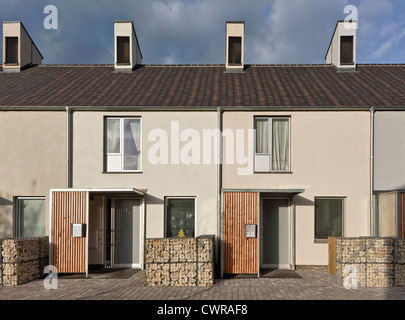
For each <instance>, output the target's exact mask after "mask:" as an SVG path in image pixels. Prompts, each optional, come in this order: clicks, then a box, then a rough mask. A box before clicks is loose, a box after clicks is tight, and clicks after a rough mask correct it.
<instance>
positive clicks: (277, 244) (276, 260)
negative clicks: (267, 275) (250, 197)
mask: <svg viewBox="0 0 405 320" xmlns="http://www.w3.org/2000/svg"><path fill="white" fill-rule="evenodd" d="M290 215H291V213H290V199H289V198H262V199H261V221H262V222H261V232H260V236H261V238H260V242H261V245H260V247H261V256H260V259H261V264H260V265H261V268H264V269H290V268H291V217H290Z"/></svg>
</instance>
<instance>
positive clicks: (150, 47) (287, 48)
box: [0, 0, 405, 64]
mask: <svg viewBox="0 0 405 320" xmlns="http://www.w3.org/2000/svg"><path fill="white" fill-rule="evenodd" d="M47 5H54V6H56V8H57V10H58V29H56V30H53V29H50V30H47V29H45V28H44V25H43V22H44V19H45V18H46V17H47V14H45V13H44V8H45V6H47ZM346 5H354V6H356V8H357V11H358V30H357V62H358V63H405V1H403V0H350V1H348V0H253V1H245V0H116V1H112V0H110V1H107V0H46V1H45V0H0V19H1V20H2V21H16V20H19V21H22V22H23V24H24V26H25V27H26V29H27V30H28V32H29V33H30V35H31V37H32V38H33V40H34V42H35V43H36V45H37V46H38V48H39V50H40V51H41V53H42V55H43V56H44V61H43V63H44V64H112V63H113V60H114V58H113V55H114V54H113V21H114V20H132V21H133V22H134V26H135V30H136V33H137V36H138V39H139V43H140V46H141V50H142V54H143V63H144V64H223V63H224V62H225V22H226V21H229V20H243V21H245V63H246V64H284V63H285V64H290V63H297V64H301V63H310V64H312V63H324V62H325V54H326V50H327V48H328V45H329V41H330V38H331V36H332V33H333V30H334V27H335V25H336V22H337V20H343V19H345V18H346V17H347V14H345V13H344V12H343V10H344V8H345V6H346ZM0 45H2V44H0Z"/></svg>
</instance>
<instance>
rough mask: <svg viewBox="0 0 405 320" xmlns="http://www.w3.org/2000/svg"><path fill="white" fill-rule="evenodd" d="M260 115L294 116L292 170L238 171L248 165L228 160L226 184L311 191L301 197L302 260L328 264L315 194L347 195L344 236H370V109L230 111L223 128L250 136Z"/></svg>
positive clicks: (298, 249)
mask: <svg viewBox="0 0 405 320" xmlns="http://www.w3.org/2000/svg"><path fill="white" fill-rule="evenodd" d="M255 115H266V116H272V115H276V116H281V115H283V116H290V117H291V120H290V123H291V172H290V173H255V174H250V175H238V173H237V169H238V167H243V166H242V165H239V164H237V163H236V164H234V165H230V164H227V163H226V160H224V162H225V163H224V165H223V173H222V183H223V188H225V189H226V188H236V189H237V188H240V189H305V192H304V193H302V194H300V195H298V196H296V264H297V265H327V263H328V247H327V243H315V241H314V215H315V209H314V197H316V196H342V197H346V199H345V212H344V236H366V235H369V229H370V227H369V225H370V221H369V215H370V212H369V210H370V207H369V202H370V162H369V161H370V113H369V112H343V111H341V112H334V111H333V112H266V113H263V112H262V113H254V112H225V113H224V115H223V128H224V129H227V128H230V129H232V130H235V129H245V137H246V135H247V133H246V130H247V129H248V128H249V129H253V127H254V124H253V123H254V116H255ZM245 141H246V140H245ZM245 145H246V143H245ZM252 146H253V144H252ZM223 147H224V149H226V145H225V142H224V145H223ZM245 153H246V154H247V151H245Z"/></svg>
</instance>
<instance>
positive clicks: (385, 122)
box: [374, 111, 405, 191]
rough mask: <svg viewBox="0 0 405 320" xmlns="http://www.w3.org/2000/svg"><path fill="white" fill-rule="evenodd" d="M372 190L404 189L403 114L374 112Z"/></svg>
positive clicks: (404, 115) (404, 143)
mask: <svg viewBox="0 0 405 320" xmlns="http://www.w3.org/2000/svg"><path fill="white" fill-rule="evenodd" d="M374 123H375V125H374V126H375V132H374V137H375V138H374V190H376V191H387V190H398V189H399V190H402V189H405V139H404V137H405V112H401V111H380V112H379V111H377V112H375V120H374Z"/></svg>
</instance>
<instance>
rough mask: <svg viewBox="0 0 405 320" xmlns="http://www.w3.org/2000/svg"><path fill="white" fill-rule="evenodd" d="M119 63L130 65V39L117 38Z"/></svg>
mask: <svg viewBox="0 0 405 320" xmlns="http://www.w3.org/2000/svg"><path fill="white" fill-rule="evenodd" d="M117 63H121V64H130V53H129V37H117Z"/></svg>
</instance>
